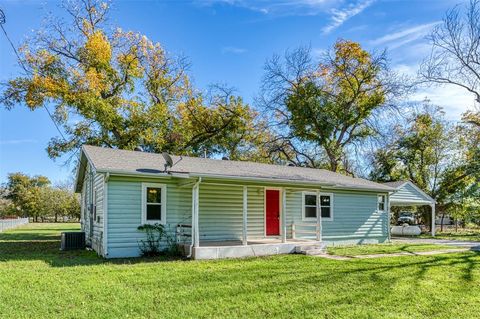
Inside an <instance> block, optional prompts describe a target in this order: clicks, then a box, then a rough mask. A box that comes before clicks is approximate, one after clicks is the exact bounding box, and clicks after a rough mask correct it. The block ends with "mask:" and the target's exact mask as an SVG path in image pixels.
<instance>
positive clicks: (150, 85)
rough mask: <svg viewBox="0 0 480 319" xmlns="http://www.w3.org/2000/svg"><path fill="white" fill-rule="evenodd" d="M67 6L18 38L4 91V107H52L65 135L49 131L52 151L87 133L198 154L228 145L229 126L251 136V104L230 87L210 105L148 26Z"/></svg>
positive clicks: (96, 139)
mask: <svg viewBox="0 0 480 319" xmlns="http://www.w3.org/2000/svg"><path fill="white" fill-rule="evenodd" d="M64 8H65V10H66V13H67V17H68V19H67V20H63V19H62V18H54V19H51V20H50V21H48V23H47V26H46V28H45V29H44V30H41V31H40V32H38V34H37V35H36V37H34V38H33V39H32V40H30V41H28V42H26V43H25V44H24V45H23V46H22V47H21V49H20V54H21V59H20V61H19V62H20V64H21V65H22V66H23V68H24V71H25V73H24V74H23V75H22V76H18V77H16V78H13V79H11V80H10V81H9V82H8V83H7V85H6V87H5V88H4V90H3V92H2V93H3V98H2V102H3V103H4V104H5V105H6V107H7V108H13V107H15V106H16V105H17V104H25V105H26V106H27V107H28V108H29V109H31V110H36V109H38V108H48V107H51V106H53V107H54V109H55V111H54V115H53V119H54V121H55V122H56V123H57V124H59V125H61V126H62V127H63V130H64V135H65V137H62V136H57V137H54V138H52V139H51V141H50V143H49V145H48V154H49V155H50V157H52V158H57V157H59V156H61V155H63V154H65V153H69V152H72V151H74V150H77V149H78V148H79V147H80V146H81V145H82V144H85V143H87V144H92V145H100V146H106V147H112V148H123V149H134V148H135V147H137V146H143V147H144V149H145V150H147V151H155V152H160V151H167V152H171V153H179V154H200V153H201V154H203V152H204V150H205V149H206V150H208V152H210V153H213V152H217V151H218V152H222V151H229V150H230V149H231V138H232V132H235V133H236V136H244V137H245V136H248V138H250V139H252V140H253V139H254V137H255V136H256V134H253V135H252V131H255V130H254V128H255V125H256V123H255V121H256V120H255V115H256V114H255V113H254V112H253V111H252V110H251V108H250V107H249V106H248V105H246V104H245V103H243V101H242V100H241V99H240V98H234V97H231V98H230V99H228V100H226V101H225V100H223V101H222V103H213V104H210V105H207V104H206V103H207V101H206V99H205V97H204V96H203V95H202V94H201V93H200V92H198V91H197V90H196V89H195V88H194V87H193V85H192V83H191V81H190V79H189V77H188V75H187V71H188V63H187V60H186V59H185V58H184V57H181V56H174V55H172V54H170V53H168V52H167V51H166V50H165V49H164V48H163V47H162V46H161V45H160V44H159V43H155V42H153V41H151V40H149V39H148V38H147V37H146V36H145V35H142V34H139V33H134V32H130V31H128V32H125V31H122V30H121V29H120V28H117V29H116V30H115V31H113V32H110V31H109V30H111V28H110V26H107V25H106V20H107V17H108V14H109V5H108V4H106V3H102V2H99V1H97V0H82V1H76V2H65V5H64ZM215 101H217V102H219V101H221V99H216V100H215ZM228 155H229V154H227V156H228Z"/></svg>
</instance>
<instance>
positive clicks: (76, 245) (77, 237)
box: [61, 232, 85, 250]
mask: <svg viewBox="0 0 480 319" xmlns="http://www.w3.org/2000/svg"><path fill="white" fill-rule="evenodd" d="M73 249H85V233H84V232H63V233H62V245H61V250H73Z"/></svg>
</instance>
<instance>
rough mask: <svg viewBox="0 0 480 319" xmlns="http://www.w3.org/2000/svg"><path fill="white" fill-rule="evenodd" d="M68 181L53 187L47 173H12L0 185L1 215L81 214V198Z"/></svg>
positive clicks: (38, 216)
mask: <svg viewBox="0 0 480 319" xmlns="http://www.w3.org/2000/svg"><path fill="white" fill-rule="evenodd" d="M68 186H69V185H68V184H67V183H63V184H61V185H59V186H56V187H52V186H51V184H50V181H49V180H48V178H46V177H45V176H40V175H38V176H28V175H26V174H23V173H11V174H9V175H8V181H7V182H6V183H5V185H4V187H2V188H1V193H0V213H1V215H8V216H12V215H17V216H25V217H31V218H33V219H34V220H35V221H38V219H39V218H40V219H41V220H42V221H43V220H44V219H45V218H51V217H53V218H54V219H55V222H57V221H58V217H61V216H67V217H71V218H77V219H78V218H79V217H80V201H79V198H78V196H77V194H74V193H73V192H72V191H71V187H68Z"/></svg>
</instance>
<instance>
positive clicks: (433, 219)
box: [430, 203, 435, 237]
mask: <svg viewBox="0 0 480 319" xmlns="http://www.w3.org/2000/svg"><path fill="white" fill-rule="evenodd" d="M430 207H431V208H432V237H435V203H433V204H432V205H430Z"/></svg>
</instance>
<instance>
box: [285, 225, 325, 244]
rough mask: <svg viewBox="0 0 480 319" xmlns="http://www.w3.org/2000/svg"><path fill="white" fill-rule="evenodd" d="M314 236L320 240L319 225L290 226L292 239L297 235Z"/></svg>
mask: <svg viewBox="0 0 480 319" xmlns="http://www.w3.org/2000/svg"><path fill="white" fill-rule="evenodd" d="M299 234H300V235H315V238H316V239H317V240H320V225H318V224H317V223H315V224H313V223H294V224H292V239H296V238H297V235H299Z"/></svg>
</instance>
